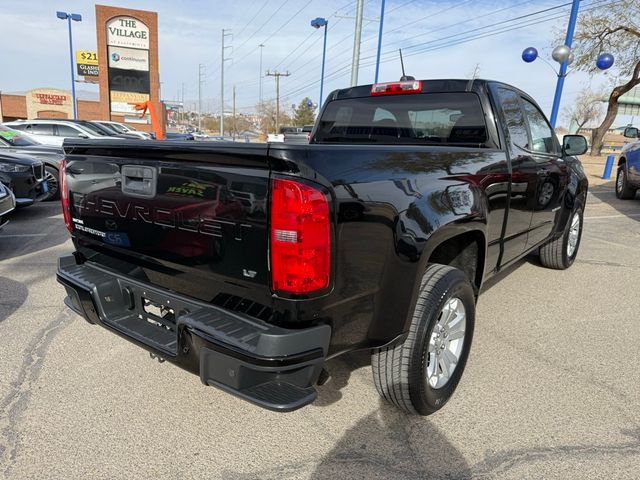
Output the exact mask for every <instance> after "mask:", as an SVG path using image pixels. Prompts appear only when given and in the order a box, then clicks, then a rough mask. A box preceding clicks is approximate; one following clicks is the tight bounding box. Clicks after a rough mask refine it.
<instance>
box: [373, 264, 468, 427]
mask: <svg viewBox="0 0 640 480" xmlns="http://www.w3.org/2000/svg"><path fill="white" fill-rule="evenodd" d="M474 323H475V295H474V291H473V287H472V286H471V283H470V282H469V280H468V279H467V277H466V275H465V274H464V273H463V272H462V271H461V270H458V269H457V268H452V267H449V266H446V265H439V264H432V265H429V267H428V268H427V270H426V272H425V274H424V276H423V278H422V282H421V289H420V294H419V296H418V300H417V302H416V306H415V309H414V311H413V317H412V320H411V326H410V327H409V334H408V336H407V338H406V340H405V341H404V342H403V343H401V344H398V345H396V346H394V347H383V348H380V349H377V350H376V351H374V353H373V355H372V361H371V365H372V370H373V379H374V383H375V385H376V389H377V390H378V393H379V394H380V395H381V396H382V397H383V398H384V399H385V400H387V401H388V402H390V403H392V404H394V405H396V406H397V407H399V408H400V409H402V410H404V411H405V412H407V413H412V414H418V415H429V414H431V413H434V412H435V411H437V410H439V409H440V408H442V407H443V406H444V404H445V403H447V401H448V400H449V398H451V395H453V392H454V391H455V389H456V387H457V386H458V382H459V381H460V377H461V376H462V372H463V371H464V367H465V365H466V362H467V357H468V355H469V349H470V347H471V340H472V338H473V327H474Z"/></svg>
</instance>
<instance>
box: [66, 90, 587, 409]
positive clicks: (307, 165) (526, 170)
mask: <svg viewBox="0 0 640 480" xmlns="http://www.w3.org/2000/svg"><path fill="white" fill-rule="evenodd" d="M64 149H65V153H66V160H65V162H64V163H65V167H64V168H65V170H66V172H65V173H64V175H62V176H61V180H62V182H61V194H62V206H63V213H64V219H65V222H66V226H67V228H68V229H69V231H70V232H71V234H72V237H73V243H74V246H75V252H74V253H73V254H70V255H67V256H63V257H62V258H60V261H59V267H58V281H59V282H60V283H62V284H63V285H64V287H65V288H66V291H67V294H68V297H67V298H66V300H65V301H66V303H67V305H68V306H69V307H70V308H71V309H72V310H74V311H75V312H77V313H78V314H80V315H82V316H83V317H84V318H85V319H86V320H87V321H88V322H90V323H92V324H98V325H101V326H103V327H105V328H106V329H107V330H109V331H111V332H113V333H115V334H117V335H120V336H121V337H124V338H125V339H127V340H129V341H131V342H133V343H135V344H137V345H139V346H140V347H142V348H144V349H147V350H148V351H149V352H150V353H151V355H152V356H155V357H157V358H158V359H160V360H167V361H169V362H171V363H174V364H176V365H178V366H180V367H182V368H184V369H186V370H188V371H190V372H193V373H195V374H197V375H199V376H200V378H201V380H202V382H203V383H205V384H207V385H213V386H216V387H219V388H221V389H223V390H225V391H228V392H230V393H232V394H234V395H237V396H240V397H242V398H244V399H246V400H249V401H251V402H253V403H255V404H257V405H260V406H262V407H265V408H269V409H273V410H279V411H288V410H294V409H296V408H299V407H302V406H304V405H307V404H309V403H311V402H313V400H314V399H315V398H316V389H315V386H316V385H318V384H322V382H324V381H325V380H326V379H327V375H328V373H327V372H326V371H325V370H324V367H325V363H326V361H327V359H330V358H333V357H336V356H337V355H340V354H342V353H345V352H349V351H353V350H361V349H365V350H369V351H371V354H372V367H373V380H374V383H375V386H376V388H377V389H378V391H379V393H380V394H381V395H382V396H383V397H384V398H385V399H387V400H388V401H390V402H392V403H394V404H395V405H397V406H398V407H400V408H401V409H404V410H405V411H407V412H411V413H417V414H422V415H426V414H429V413H432V412H434V411H436V410H438V409H439V408H441V407H442V406H443V405H444V404H445V403H446V401H447V400H448V399H449V397H450V396H451V394H452V393H453V391H454V390H455V388H456V386H457V384H458V382H459V380H460V377H461V375H462V372H463V369H464V367H465V363H466V361H467V357H468V354H469V348H470V346H471V340H472V335H473V329H474V324H475V305H476V301H477V298H478V294H479V293H480V291H481V289H482V285H483V282H484V281H485V280H486V279H488V278H489V277H491V276H493V275H494V274H496V273H497V272H499V271H500V270H503V269H504V268H505V267H507V266H508V265H510V264H513V263H514V262H516V261H517V260H518V259H520V258H522V257H523V256H525V255H527V254H528V253H530V252H538V251H539V256H540V262H541V263H542V265H544V266H546V267H550V268H554V269H564V268H567V267H569V266H570V265H571V264H572V263H573V261H574V259H575V257H576V254H577V251H578V247H579V244H580V236H581V230H582V218H583V217H582V215H583V209H584V206H585V199H586V195H587V179H586V176H585V174H584V172H583V170H582V167H581V164H580V162H579V161H578V160H577V159H576V158H575V157H574V155H580V154H582V153H584V152H585V150H586V141H585V139H584V137H580V136H566V137H564V140H563V143H562V144H560V143H559V142H558V140H557V139H556V136H555V134H554V132H553V130H552V129H551V127H550V126H549V123H548V122H547V120H546V118H545V116H544V115H543V114H542V112H541V111H540V109H539V107H538V106H537V105H536V103H535V102H534V101H533V100H532V99H531V98H530V97H529V96H528V95H526V94H525V93H523V92H522V91H520V90H518V89H516V88H514V87H511V86H509V85H506V84H502V83H498V82H492V81H486V80H475V81H469V80H426V81H416V80H412V79H409V80H406V79H405V80H403V81H400V82H392V83H384V84H375V85H367V86H358V87H353V88H348V89H344V90H337V91H334V92H333V93H331V95H329V97H328V99H327V101H326V103H325V105H324V108H323V110H322V112H321V115H320V118H319V120H318V122H317V124H316V126H315V127H314V130H313V132H312V135H311V141H310V144H306V145H295V144H291V145H288V144H231V143H228V144H207V143H193V142H190V143H188V142H184V143H179V142H178V143H175V142H172V143H171V144H168V143H163V142H157V143H153V144H150V143H149V142H143V141H124V142H122V143H120V142H118V143H116V142H104V141H87V140H77V141H71V142H69V141H67V142H65V146H64ZM233 192H247V193H251V194H252V195H251V196H250V197H248V198H254V199H255V200H254V201H255V202H263V204H264V205H266V208H264V209H257V208H251V205H247V204H246V202H244V203H243V202H241V201H240V199H239V198H238V197H237V196H236V195H234V193H233Z"/></svg>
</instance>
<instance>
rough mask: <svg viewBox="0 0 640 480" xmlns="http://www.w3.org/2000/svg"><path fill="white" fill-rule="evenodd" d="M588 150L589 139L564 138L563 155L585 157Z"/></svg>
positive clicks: (572, 136)
mask: <svg viewBox="0 0 640 480" xmlns="http://www.w3.org/2000/svg"><path fill="white" fill-rule="evenodd" d="M588 149H589V145H587V139H586V138H584V137H583V136H582V135H565V136H564V137H563V138H562V153H563V154H565V155H583V154H585V153H587V150H588Z"/></svg>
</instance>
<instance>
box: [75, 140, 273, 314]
mask: <svg viewBox="0 0 640 480" xmlns="http://www.w3.org/2000/svg"><path fill="white" fill-rule="evenodd" d="M65 153H66V158H67V170H66V172H67V173H66V180H67V188H68V190H69V203H70V210H71V218H72V224H73V236H74V241H75V243H76V246H77V248H78V251H79V252H80V253H81V255H83V256H84V257H85V259H86V260H88V261H92V262H95V263H99V264H100V265H102V266H105V267H108V268H111V269H114V270H118V271H120V272H122V273H126V274H128V275H134V276H136V277H138V278H139V279H141V280H143V281H145V280H146V281H150V282H152V283H154V284H156V285H159V286H162V287H165V288H170V289H172V290H174V291H177V292H179V293H182V294H186V295H190V296H193V297H195V298H199V299H201V300H205V301H215V300H216V299H219V297H220V295H227V296H233V295H238V296H239V297H242V296H243V295H242V292H243V291H244V290H248V291H249V290H250V291H251V292H252V295H253V296H254V297H256V296H258V297H260V298H258V299H255V298H254V300H256V301H258V300H265V301H266V300H267V299H268V297H269V294H270V290H269V272H268V261H267V257H268V241H269V235H268V230H267V196H268V188H269V164H268V159H267V146H266V145H265V144H260V145H241V144H216V143H204V142H202V143H200V142H197V143H196V142H171V144H170V145H166V144H163V143H161V142H150V141H142V140H141V141H127V142H123V143H121V144H119V145H113V143H111V142H110V143H108V144H107V143H105V142H101V141H98V142H96V141H92V142H85V141H76V142H72V143H65ZM249 287H250V288H249ZM225 298H226V297H225Z"/></svg>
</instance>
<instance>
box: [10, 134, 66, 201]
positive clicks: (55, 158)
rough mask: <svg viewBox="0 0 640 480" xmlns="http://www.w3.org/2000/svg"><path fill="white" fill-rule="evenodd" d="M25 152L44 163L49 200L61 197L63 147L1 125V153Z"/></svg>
mask: <svg viewBox="0 0 640 480" xmlns="http://www.w3.org/2000/svg"><path fill="white" fill-rule="evenodd" d="M2 152H10V153H23V154H26V155H30V156H31V157H33V158H36V159H37V160H41V161H42V163H44V171H45V179H46V180H47V186H48V188H49V197H48V198H47V200H57V199H59V189H58V179H59V170H60V162H62V159H63V158H64V151H63V150H62V147H52V146H48V145H42V144H40V143H39V142H38V141H37V140H35V139H34V138H33V137H32V136H30V135H29V134H27V133H24V132H20V131H18V130H13V129H11V128H9V127H7V126H5V125H0V153H2Z"/></svg>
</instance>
